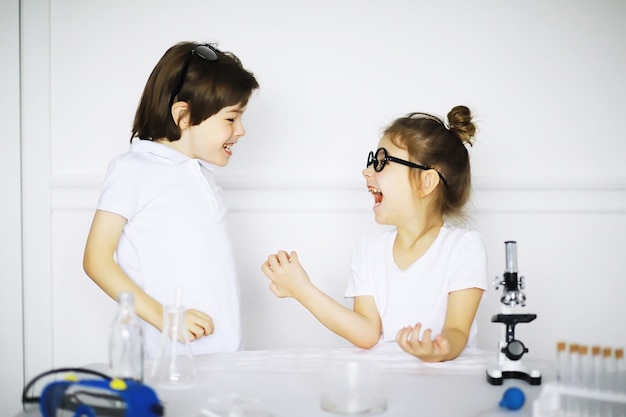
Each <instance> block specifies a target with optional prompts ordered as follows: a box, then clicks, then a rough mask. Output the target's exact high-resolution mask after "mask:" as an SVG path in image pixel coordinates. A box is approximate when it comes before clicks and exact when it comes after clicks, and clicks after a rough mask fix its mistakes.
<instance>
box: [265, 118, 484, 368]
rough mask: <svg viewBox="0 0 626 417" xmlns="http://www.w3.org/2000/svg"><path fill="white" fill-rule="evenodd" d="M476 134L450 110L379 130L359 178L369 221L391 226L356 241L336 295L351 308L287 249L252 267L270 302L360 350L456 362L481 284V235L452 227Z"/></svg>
mask: <svg viewBox="0 0 626 417" xmlns="http://www.w3.org/2000/svg"><path fill="white" fill-rule="evenodd" d="M475 131H476V128H475V126H474V124H473V122H472V118H471V113H470V110H469V109H468V108H467V107H465V106H456V107H454V108H453V109H452V110H451V111H450V112H449V113H448V125H447V126H446V125H445V124H444V122H443V121H442V120H441V119H439V118H438V117H436V116H433V115H430V114H426V113H411V114H409V115H407V116H405V117H401V118H399V119H397V120H395V121H394V122H393V123H392V124H391V125H390V126H389V127H387V129H386V130H385V131H384V134H383V136H382V139H381V140H380V142H379V144H378V150H376V151H375V152H370V154H369V157H368V160H367V166H366V168H365V170H364V171H363V176H364V177H365V181H366V184H367V188H368V190H369V192H370V193H371V194H372V196H373V197H374V216H375V219H376V222H377V223H380V224H387V225H393V226H395V227H394V228H393V230H390V231H386V232H382V233H379V234H377V235H374V236H371V237H368V238H364V239H362V240H361V241H360V242H359V243H358V245H357V247H356V250H355V252H354V255H353V258H352V277H351V279H350V281H349V283H348V288H347V290H346V293H345V296H346V297H350V298H353V299H354V305H353V309H352V310H350V309H348V308H346V307H345V306H343V305H342V304H340V303H338V302H337V301H335V300H333V299H332V298H330V297H329V296H328V295H326V294H324V293H323V292H321V291H320V290H319V289H318V288H316V287H315V286H314V285H313V284H312V282H311V280H310V279H309V277H308V275H307V273H306V272H305V270H304V268H303V267H302V266H301V264H300V262H299V261H298V255H297V253H296V252H291V253H289V254H288V253H287V252H285V251H279V252H278V253H276V254H273V255H270V256H269V257H268V259H267V261H266V262H264V263H263V265H262V266H261V269H262V271H263V273H264V274H265V275H267V277H268V278H269V279H270V280H271V284H270V289H271V290H272V292H274V294H276V295H277V296H278V297H293V298H295V299H296V300H298V301H299V302H300V303H301V304H302V305H304V306H305V307H306V308H307V309H309V310H310V311H311V313H313V315H315V317H316V318H317V319H318V320H320V322H322V324H324V325H325V326H326V327H328V328H329V329H330V330H332V331H333V332H335V333H337V334H338V335H340V336H342V337H344V338H345V339H347V340H348V341H350V342H351V343H353V344H354V345H356V346H358V347H361V348H365V349H368V348H371V347H373V346H375V345H376V344H378V343H380V342H389V341H396V342H397V343H398V345H399V346H400V347H401V348H402V349H403V350H404V351H406V352H408V353H410V354H412V355H414V356H416V357H418V358H420V359H421V360H423V361H426V362H437V361H446V360H450V359H454V358H456V357H457V356H458V355H459V354H460V353H461V352H462V351H463V349H464V348H465V347H466V346H467V345H469V346H475V344H476V323H475V315H476V311H477V309H478V305H479V303H480V300H481V298H482V295H483V291H484V290H485V289H486V288H487V259H486V251H485V246H484V243H483V241H482V238H481V236H480V235H479V234H478V233H476V232H475V231H470V230H466V229H463V228H460V227H457V226H454V225H452V223H450V222H449V219H452V218H455V217H457V218H458V217H462V214H463V212H462V209H463V207H464V205H465V203H466V202H467V201H468V199H469V196H470V188H471V179H470V178H471V175H470V163H469V156H468V152H467V148H466V145H470V146H471V145H472V143H473V142H472V138H473V136H474V133H475Z"/></svg>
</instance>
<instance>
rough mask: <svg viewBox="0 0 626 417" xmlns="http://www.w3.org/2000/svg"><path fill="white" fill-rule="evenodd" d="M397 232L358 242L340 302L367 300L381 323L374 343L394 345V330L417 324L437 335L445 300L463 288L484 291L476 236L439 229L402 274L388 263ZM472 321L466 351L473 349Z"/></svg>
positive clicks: (483, 258)
mask: <svg viewBox="0 0 626 417" xmlns="http://www.w3.org/2000/svg"><path fill="white" fill-rule="evenodd" d="M396 234H397V232H396V230H395V229H394V230H390V231H385V232H381V233H379V234H376V235H373V236H370V237H366V238H363V239H361V240H360V241H359V243H358V244H357V247H356V249H355V251H354V254H353V257H352V277H351V279H350V281H349V283H348V288H347V289H346V292H345V297H358V296H363V295H371V296H373V297H374V300H375V301H376V307H377V308H378V312H379V314H380V317H381V320H382V335H381V339H380V342H379V343H382V342H389V341H395V338H396V334H397V333H398V330H400V329H401V328H402V327H405V326H409V325H410V326H414V325H415V324H416V323H418V322H420V323H422V326H423V327H422V329H426V328H430V329H432V334H433V336H434V335H437V334H439V333H441V330H442V328H443V324H444V320H445V317H446V309H447V306H448V294H449V293H451V292H453V291H458V290H463V289H467V288H480V289H482V290H486V289H487V254H486V249H485V245H484V242H483V239H482V237H481V235H480V234H479V233H478V232H476V231H472V230H467V229H463V228H459V227H456V226H452V225H450V224H447V223H446V224H444V226H443V227H441V230H440V232H439V234H438V236H437V238H436V239H435V241H434V242H433V244H432V245H431V247H430V248H429V249H428V250H427V251H426V253H424V255H422V256H421V257H420V258H419V259H418V260H417V261H415V262H414V263H413V264H412V265H410V266H409V267H408V268H407V269H406V270H402V269H400V268H399V267H398V266H397V265H396V263H395V261H394V259H393V242H394V240H395V237H396ZM476 334H477V328H476V320H474V322H473V323H472V327H471V330H470V336H469V339H468V344H467V346H468V347H475V346H476Z"/></svg>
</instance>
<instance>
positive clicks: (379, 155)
mask: <svg viewBox="0 0 626 417" xmlns="http://www.w3.org/2000/svg"><path fill="white" fill-rule="evenodd" d="M387 162H395V163H398V164H402V165H406V166H408V167H409V168H417V169H421V170H424V171H428V170H430V169H434V168H431V167H429V166H426V165H420V164H414V163H413V162H410V161H405V160H404V159H400V158H396V157H394V156H389V154H388V153H387V149H385V148H378V149H377V150H376V152H375V153H374V151H370V153H369V155H368V156H367V165H366V167H369V166H370V165H374V171H376V172H380V171H382V170H383V168H384V167H385V165H386V164H387ZM435 171H436V172H437V174H438V175H439V178H441V182H443V185H445V186H446V187H448V182H447V181H446V179H445V178H444V177H443V175H441V172H439V171H437V170H435Z"/></svg>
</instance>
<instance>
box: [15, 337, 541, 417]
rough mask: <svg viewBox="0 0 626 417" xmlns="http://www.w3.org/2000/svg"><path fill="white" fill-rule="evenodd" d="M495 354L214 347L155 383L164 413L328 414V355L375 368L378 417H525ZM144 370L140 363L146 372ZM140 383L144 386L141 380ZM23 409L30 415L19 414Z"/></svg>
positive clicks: (528, 409)
mask: <svg viewBox="0 0 626 417" xmlns="http://www.w3.org/2000/svg"><path fill="white" fill-rule="evenodd" d="M495 358H496V354H495V353H494V352H487V351H481V350H471V351H466V352H464V353H463V354H462V355H461V356H460V357H459V358H457V359H455V360H453V361H449V362H442V363H432V364H429V363H424V362H421V361H420V360H418V359H416V358H414V357H412V356H410V355H408V354H406V353H404V352H402V351H401V350H400V349H399V348H398V347H397V345H395V344H388V346H384V347H379V348H374V349H371V350H362V349H358V348H355V347H352V346H346V347H341V348H309V349H280V350H263V351H240V352H230V353H217V354H210V355H204V356H198V357H196V358H195V359H196V368H197V371H198V378H197V380H196V383H195V384H194V385H192V386H185V387H175V388H163V387H158V386H155V388H156V391H157V393H158V395H159V398H160V399H161V401H162V402H163V404H164V405H165V412H166V416H167V417H196V416H198V413H199V411H200V409H201V408H202V406H203V405H204V404H206V402H207V400H208V398H209V397H214V396H216V395H228V394H237V395H242V396H244V397H248V398H256V399H258V400H260V401H261V402H263V403H264V404H265V406H266V407H267V408H268V409H269V410H270V411H271V412H272V414H273V416H274V417H332V416H333V415H334V414H331V413H329V412H326V411H324V410H322V409H321V408H320V395H321V393H322V392H323V375H324V370H325V368H326V366H327V365H328V363H329V362H330V361H333V360H342V361H348V360H359V361H372V362H374V363H376V364H378V365H379V366H381V367H382V369H383V381H384V386H385V388H386V394H387V399H388V406H387V410H386V411H385V412H384V413H382V414H379V415H380V416H383V417H397V416H402V417H405V416H406V417H420V416H425V417H437V416H443V417H448V416H449V417H463V416H465V417H479V416H481V417H482V416H484V417H487V416H490V417H495V416H516V417H522V416H527V417H528V416H532V402H533V401H534V400H535V399H536V398H537V397H538V396H539V393H540V391H541V386H531V385H529V384H528V383H526V382H524V381H520V380H515V379H505V380H504V383H503V385H501V386H493V385H490V384H489V383H488V382H487V380H486V376H485V372H486V369H487V368H488V365H489V364H490V363H491V362H492V361H494V360H495ZM524 359H525V358H524ZM524 359H522V361H524V363H525V364H526V363H527V362H526V361H525V360H524ZM532 366H533V368H536V369H539V370H540V371H541V373H542V377H543V382H544V383H545V382H550V381H552V380H553V372H552V369H551V363H550V362H549V361H534V362H533V363H532ZM149 369H150V363H147V364H146V371H147V372H146V373H149ZM146 382H147V383H148V384H149V385H150V380H149V378H146ZM511 386H515V387H518V388H520V389H522V391H523V392H524V393H525V395H526V403H525V405H524V407H523V408H522V409H521V410H518V411H515V412H513V411H509V410H503V409H500V408H499V406H498V403H499V402H500V399H501V398H502V394H503V392H504V391H505V389H506V388H508V387H511ZM27 415H28V416H30V415H33V416H36V415H38V414H37V413H32V414H31V413H24V414H21V416H27Z"/></svg>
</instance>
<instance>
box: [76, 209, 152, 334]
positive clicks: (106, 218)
mask: <svg viewBox="0 0 626 417" xmlns="http://www.w3.org/2000/svg"><path fill="white" fill-rule="evenodd" d="M125 225H126V219H125V218H124V217H122V216H120V215H118V214H115V213H111V212H108V211H102V210H97V211H96V214H95V216H94V218H93V222H92V224H91V229H90V231H89V236H88V237H87V243H86V245H85V253H84V257H83V269H84V270H85V273H86V274H87V275H88V276H89V277H90V278H91V279H92V280H93V281H94V282H95V283H96V284H97V285H98V286H99V287H100V288H101V289H102V290H103V291H104V292H105V293H107V294H108V295H109V297H111V298H113V299H114V300H117V298H118V296H119V294H120V293H121V292H124V291H128V292H131V293H133V295H134V297H135V310H136V312H137V315H138V316H139V317H141V318H142V319H144V320H145V321H147V322H148V323H150V324H151V325H153V326H154V327H156V328H157V329H159V330H161V328H162V327H163V307H162V306H161V304H160V303H159V302H158V301H156V300H155V299H154V298H152V297H150V296H149V295H148V294H146V292H145V291H144V290H143V289H141V288H140V287H139V286H138V285H137V284H136V283H135V282H134V281H133V280H132V279H131V278H130V277H129V276H128V275H126V273H125V272H124V271H123V270H122V268H120V266H119V265H118V264H117V263H116V262H115V259H114V255H115V250H116V248H117V244H118V242H119V240H120V236H121V235H122V231H123V230H124V226H125Z"/></svg>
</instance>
